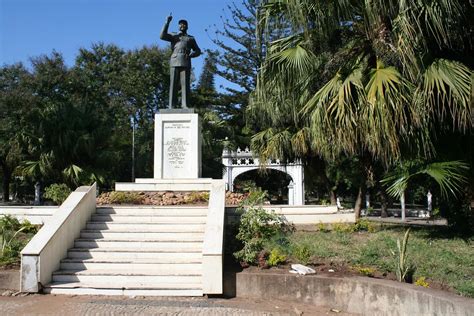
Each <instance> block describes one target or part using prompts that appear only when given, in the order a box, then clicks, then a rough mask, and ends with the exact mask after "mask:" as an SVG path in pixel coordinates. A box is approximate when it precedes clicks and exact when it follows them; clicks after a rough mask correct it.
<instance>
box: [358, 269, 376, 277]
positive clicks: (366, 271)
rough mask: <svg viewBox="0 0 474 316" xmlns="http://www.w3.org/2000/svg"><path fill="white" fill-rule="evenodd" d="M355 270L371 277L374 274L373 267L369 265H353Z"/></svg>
mask: <svg viewBox="0 0 474 316" xmlns="http://www.w3.org/2000/svg"><path fill="white" fill-rule="evenodd" d="M355 269H356V271H357V272H359V273H360V274H362V275H365V276H368V277H373V276H374V274H375V269H373V268H369V267H355Z"/></svg>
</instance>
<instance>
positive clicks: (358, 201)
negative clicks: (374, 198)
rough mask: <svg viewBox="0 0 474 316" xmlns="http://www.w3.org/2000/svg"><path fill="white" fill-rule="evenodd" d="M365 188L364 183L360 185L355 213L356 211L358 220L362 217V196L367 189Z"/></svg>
mask: <svg viewBox="0 0 474 316" xmlns="http://www.w3.org/2000/svg"><path fill="white" fill-rule="evenodd" d="M364 189H365V187H364V185H361V186H360V187H359V193H358V194H357V199H356V201H355V205H354V213H355V218H356V220H358V219H359V218H360V211H361V209H362V197H363V196H364V191H365V190H364Z"/></svg>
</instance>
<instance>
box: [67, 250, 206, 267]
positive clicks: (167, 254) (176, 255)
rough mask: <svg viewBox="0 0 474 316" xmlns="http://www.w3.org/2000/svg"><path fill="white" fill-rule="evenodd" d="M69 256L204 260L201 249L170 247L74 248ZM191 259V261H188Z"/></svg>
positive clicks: (110, 258)
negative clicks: (144, 248) (125, 248)
mask: <svg viewBox="0 0 474 316" xmlns="http://www.w3.org/2000/svg"><path fill="white" fill-rule="evenodd" d="M67 256H68V258H70V259H103V260H112V259H114V260H115V259H129V260H132V259H133V260H146V259H152V260H155V261H156V262H161V263H167V262H185V263H186V262H193V261H195V260H202V252H201V251H200V250H188V251H186V252H179V251H174V250H173V249H169V250H166V251H156V250H150V249H146V250H142V249H141V250H137V249H129V250H123V249H114V248H109V249H99V248H94V249H88V248H72V249H69V251H68V255H67ZM188 260H189V261H188Z"/></svg>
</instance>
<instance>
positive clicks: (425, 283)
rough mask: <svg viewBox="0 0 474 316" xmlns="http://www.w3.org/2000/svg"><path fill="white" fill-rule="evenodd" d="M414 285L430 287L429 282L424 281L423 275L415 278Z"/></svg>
mask: <svg viewBox="0 0 474 316" xmlns="http://www.w3.org/2000/svg"><path fill="white" fill-rule="evenodd" d="M415 285H418V286H422V287H430V284H429V283H428V282H427V281H426V278H425V277H419V278H418V279H416V281H415Z"/></svg>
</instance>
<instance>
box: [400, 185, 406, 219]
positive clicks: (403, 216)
mask: <svg viewBox="0 0 474 316" xmlns="http://www.w3.org/2000/svg"><path fill="white" fill-rule="evenodd" d="M400 206H401V208H402V210H401V212H402V222H404V221H405V192H403V193H402V196H401V197H400Z"/></svg>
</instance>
